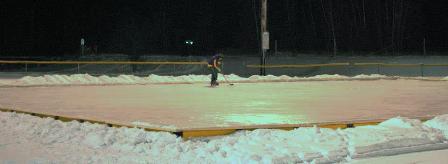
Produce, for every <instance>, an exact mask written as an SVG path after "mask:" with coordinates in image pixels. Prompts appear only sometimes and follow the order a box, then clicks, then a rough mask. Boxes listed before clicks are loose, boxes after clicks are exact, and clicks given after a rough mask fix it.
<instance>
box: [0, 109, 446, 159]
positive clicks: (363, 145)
mask: <svg viewBox="0 0 448 164" xmlns="http://www.w3.org/2000/svg"><path fill="white" fill-rule="evenodd" d="M447 125H448V115H442V116H439V117H436V118H434V119H432V120H430V121H427V122H425V123H421V122H420V121H419V120H414V119H407V118H402V117H397V118H392V119H390V120H387V121H385V122H383V123H381V124H379V125H377V126H363V127H356V128H352V129H343V130H341V129H338V130H332V129H324V128H318V127H312V128H298V129H295V130H291V131H283V130H267V129H258V130H253V131H240V132H237V133H235V134H232V135H228V136H220V137H209V138H198V139H191V140H183V139H182V138H179V137H177V136H175V135H173V134H170V133H166V132H145V131H143V130H141V129H135V128H111V127H107V126H104V125H98V124H91V123H78V122H75V121H73V122H66V123H64V122H60V121H57V120H53V119H51V118H45V119H42V118H38V117H34V116H30V115H24V114H16V113H9V112H0V132H1V133H0V161H10V162H11V161H12V162H14V161H15V162H19V163H20V162H21V163H33V162H42V161H44V163H50V162H54V163H61V162H64V161H65V162H67V161H76V162H79V163H300V162H314V163H333V162H347V161H350V160H351V159H357V158H358V159H360V158H365V157H374V156H380V155H393V154H400V153H403V152H413V151H422V150H433V149H446V148H448V144H447V141H448V138H447V132H448V130H447V127H448V126H447Z"/></svg>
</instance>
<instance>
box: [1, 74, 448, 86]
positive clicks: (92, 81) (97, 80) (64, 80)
mask: <svg viewBox="0 0 448 164" xmlns="http://www.w3.org/2000/svg"><path fill="white" fill-rule="evenodd" d="M398 78H403V79H414V80H428V79H431V78H425V77H415V78H412V77H390V76H385V75H378V74H372V75H364V74H361V75H357V76H354V77H348V76H342V75H338V74H335V75H327V74H324V75H316V76H312V77H296V76H294V77H290V76H286V75H282V76H273V75H267V76H259V75H253V76H250V77H248V78H245V77H240V76H238V75H235V74H230V75H225V76H223V75H222V74H221V75H219V76H218V80H219V81H221V82H226V81H228V82H234V83H235V82H254V83H255V82H294V81H328V80H380V79H389V80H390V79H398ZM436 80H437V79H436ZM439 80H440V78H439ZM442 80H448V77H446V78H443V79H442ZM208 81H210V76H209V75H182V76H159V75H154V74H151V75H149V76H146V77H138V76H134V75H119V76H117V77H110V76H106V75H102V76H98V77H95V76H91V75H89V74H74V75H44V76H38V77H32V76H25V77H23V78H20V79H17V80H1V79H0V86H50V85H58V86H60V85H135V84H142V85H145V84H185V83H205V82H208Z"/></svg>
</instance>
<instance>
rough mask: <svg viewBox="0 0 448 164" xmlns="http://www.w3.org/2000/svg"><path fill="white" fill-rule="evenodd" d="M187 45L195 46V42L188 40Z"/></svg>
mask: <svg viewBox="0 0 448 164" xmlns="http://www.w3.org/2000/svg"><path fill="white" fill-rule="evenodd" d="M185 44H188V45H193V44H194V42H193V41H192V40H186V41H185Z"/></svg>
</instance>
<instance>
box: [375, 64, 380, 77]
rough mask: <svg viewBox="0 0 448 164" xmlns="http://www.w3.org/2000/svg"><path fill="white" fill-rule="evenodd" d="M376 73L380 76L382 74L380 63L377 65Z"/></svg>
mask: <svg viewBox="0 0 448 164" xmlns="http://www.w3.org/2000/svg"><path fill="white" fill-rule="evenodd" d="M376 73H377V74H378V75H380V74H381V72H380V64H379V63H378V64H377V65H376Z"/></svg>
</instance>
